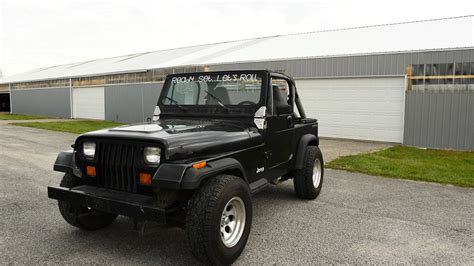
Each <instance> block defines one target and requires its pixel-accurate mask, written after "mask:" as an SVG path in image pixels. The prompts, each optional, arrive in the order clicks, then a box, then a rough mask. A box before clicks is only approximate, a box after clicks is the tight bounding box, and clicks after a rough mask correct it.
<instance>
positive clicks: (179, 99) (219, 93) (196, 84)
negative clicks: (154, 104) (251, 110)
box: [161, 72, 262, 107]
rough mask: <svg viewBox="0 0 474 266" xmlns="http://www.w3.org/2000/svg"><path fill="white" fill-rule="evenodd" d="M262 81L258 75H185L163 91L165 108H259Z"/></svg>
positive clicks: (162, 98)
mask: <svg viewBox="0 0 474 266" xmlns="http://www.w3.org/2000/svg"><path fill="white" fill-rule="evenodd" d="M261 91H262V78H261V76H260V74H258V73H244V72H242V73H234V72H231V73H227V74H226V73H218V74H216V73H209V74H202V73H201V74H188V75H187V74H183V75H182V76H175V77H172V78H171V80H170V82H168V84H167V86H166V87H165V88H163V93H162V97H161V103H162V104H164V105H177V106H183V105H220V106H223V107H226V106H231V105H255V104H257V103H258V102H260V96H261Z"/></svg>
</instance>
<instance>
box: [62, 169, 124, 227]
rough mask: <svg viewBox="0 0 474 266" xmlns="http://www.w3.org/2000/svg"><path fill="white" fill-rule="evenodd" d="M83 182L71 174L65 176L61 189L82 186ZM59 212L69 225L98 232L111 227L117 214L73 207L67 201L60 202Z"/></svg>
mask: <svg viewBox="0 0 474 266" xmlns="http://www.w3.org/2000/svg"><path fill="white" fill-rule="evenodd" d="M80 185H81V180H80V179H79V178H77V177H75V176H73V175H71V174H65V175H64V177H63V179H62V180H61V184H60V186H61V187H66V188H72V187H75V186H80ZM58 206H59V212H60V213H61V215H62V216H63V218H64V220H66V222H68V223H69V224H71V225H73V226H75V227H77V228H80V229H83V230H90V231H93V230H98V229H102V228H104V227H107V226H109V225H111V224H112V223H113V222H114V221H115V218H117V214H111V213H105V212H101V211H97V210H93V209H89V208H87V207H82V206H77V205H73V204H71V203H69V202H67V201H58Z"/></svg>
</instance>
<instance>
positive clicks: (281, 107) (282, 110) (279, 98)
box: [272, 85, 291, 114]
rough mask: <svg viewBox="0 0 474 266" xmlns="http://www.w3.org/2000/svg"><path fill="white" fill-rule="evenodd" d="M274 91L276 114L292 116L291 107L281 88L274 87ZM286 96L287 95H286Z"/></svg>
mask: <svg viewBox="0 0 474 266" xmlns="http://www.w3.org/2000/svg"><path fill="white" fill-rule="evenodd" d="M272 89H273V106H274V110H275V111H276V114H290V113H291V106H290V105H289V104H288V103H287V102H286V100H285V97H284V96H283V94H282V92H281V90H280V88H279V87H278V86H276V85H273V86H272ZM285 96H286V95H285Z"/></svg>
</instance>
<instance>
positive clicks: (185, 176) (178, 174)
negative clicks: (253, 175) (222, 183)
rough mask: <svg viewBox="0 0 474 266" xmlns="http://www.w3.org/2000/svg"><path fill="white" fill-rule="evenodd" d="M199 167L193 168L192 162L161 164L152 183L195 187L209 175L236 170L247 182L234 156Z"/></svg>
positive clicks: (165, 186)
mask: <svg viewBox="0 0 474 266" xmlns="http://www.w3.org/2000/svg"><path fill="white" fill-rule="evenodd" d="M206 163H207V165H206V166H205V167H204V168H201V169H195V168H193V166H192V164H162V165H161V166H160V167H159V168H158V170H157V171H156V173H155V175H154V176H153V180H152V185H153V186H156V187H157V188H164V189H188V190H193V189H197V188H198V187H199V185H200V184H201V182H202V181H203V180H204V179H206V178H208V177H211V176H215V175H218V174H220V173H224V172H226V171H238V173H239V174H240V175H241V177H242V178H243V179H244V180H245V182H247V184H248V180H247V176H246V174H245V171H244V168H243V167H242V165H241V164H240V162H239V161H237V160H236V159H234V158H229V157H228V158H222V159H217V160H212V161H206Z"/></svg>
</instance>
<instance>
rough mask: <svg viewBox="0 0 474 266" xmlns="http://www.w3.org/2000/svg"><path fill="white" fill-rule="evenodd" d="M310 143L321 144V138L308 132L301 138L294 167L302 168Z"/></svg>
mask: <svg viewBox="0 0 474 266" xmlns="http://www.w3.org/2000/svg"><path fill="white" fill-rule="evenodd" d="M308 145H315V146H319V138H318V137H316V136H315V135H313V134H306V135H303V136H302V137H301V138H300V141H299V143H298V150H296V156H295V162H294V164H293V169H297V170H299V169H302V168H303V162H304V153H305V150H306V147H307V146H308Z"/></svg>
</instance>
